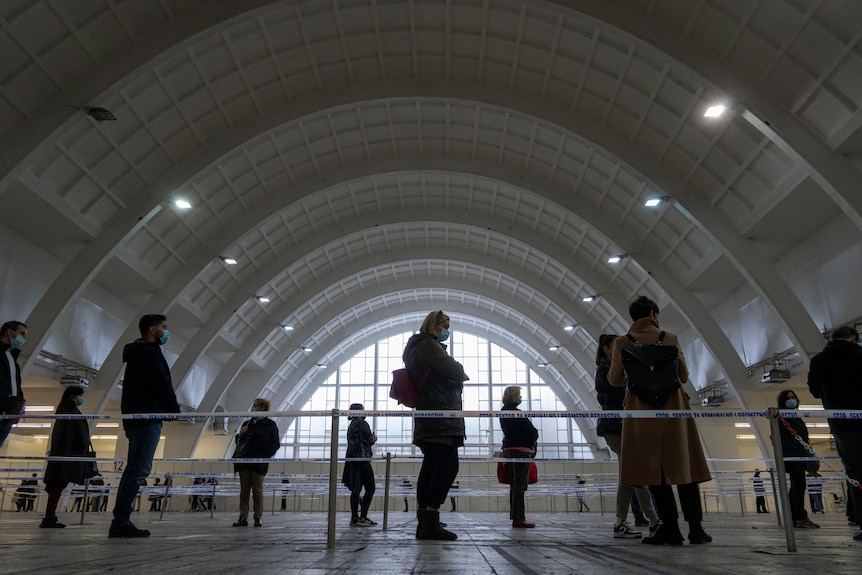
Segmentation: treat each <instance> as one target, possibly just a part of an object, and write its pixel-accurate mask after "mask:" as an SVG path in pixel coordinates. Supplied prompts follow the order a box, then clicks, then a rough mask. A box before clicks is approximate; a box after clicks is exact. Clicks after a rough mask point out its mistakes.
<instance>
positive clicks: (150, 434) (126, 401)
mask: <svg viewBox="0 0 862 575" xmlns="http://www.w3.org/2000/svg"><path fill="white" fill-rule="evenodd" d="M138 329H139V330H140V332H141V337H140V338H139V339H136V340H135V341H133V342H132V343H130V344H127V345H126V347H125V348H123V361H124V362H126V372H125V375H124V376H123V397H122V400H121V402H120V406H121V409H122V411H123V413H179V412H180V406H179V404H178V403H177V396H176V394H175V393H174V386H173V383H172V381H171V370H170V368H169V367H168V362H167V361H165V356H164V355H163V354H162V349H161V346H163V345H165V344H166V343H167V342H168V338H169V337H170V332H168V324H167V318H166V317H165V316H163V315H161V314H149V315H145V316H143V317H142V318H141V320H140V321H139V322H138ZM123 428H124V430H125V432H126V437H127V438H128V439H129V454H128V456H127V458H126V467H125V469H124V470H123V476H122V477H121V478H120V485H119V487H117V499H116V501H115V502H114V519H113V521H112V522H111V529H110V531H109V532H108V536H109V537H149V535H150V532H149V530H147V529H138V528H137V527H135V525H134V524H133V523H132V521H131V516H132V508H133V504H134V502H135V497H137V495H138V490H139V489H140V487H141V485H143V483H144V480H145V479H146V478H147V476H148V475H149V474H150V471H151V470H152V467H153V457H154V456H155V454H156V447H158V445H159V437H160V436H161V433H162V419H161V418H159V419H124V420H123Z"/></svg>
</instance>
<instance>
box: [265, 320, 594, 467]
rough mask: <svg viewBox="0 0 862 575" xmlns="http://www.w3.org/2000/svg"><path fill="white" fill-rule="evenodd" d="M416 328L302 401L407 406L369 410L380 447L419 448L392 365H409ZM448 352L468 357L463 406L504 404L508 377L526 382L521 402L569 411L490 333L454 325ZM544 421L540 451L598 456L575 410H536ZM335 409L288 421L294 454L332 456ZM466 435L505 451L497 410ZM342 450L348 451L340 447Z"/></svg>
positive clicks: (287, 448) (483, 446) (369, 351)
mask: <svg viewBox="0 0 862 575" xmlns="http://www.w3.org/2000/svg"><path fill="white" fill-rule="evenodd" d="M411 335H412V334H410V333H404V334H400V335H397V336H394V337H390V338H387V339H383V340H380V341H377V342H375V343H374V344H373V345H371V346H369V347H367V348H365V349H364V350H362V351H361V352H359V353H357V354H356V355H355V356H353V357H352V358H351V359H350V360H348V361H346V362H345V363H343V364H342V365H341V366H339V368H338V370H337V371H336V372H335V373H333V374H332V376H330V377H329V378H328V379H327V380H326V381H325V382H324V383H323V384H322V385H321V386H320V387H319V388H318V389H317V390H316V391H315V392H314V394H313V395H312V397H311V399H310V400H309V401H308V402H307V403H306V404H305V405H304V406H303V408H302V409H303V411H321V410H331V409H335V408H338V409H347V408H348V407H349V406H350V404H351V403H362V404H363V405H365V408H366V409H369V410H371V409H376V410H380V411H402V412H403V413H404V414H405V416H404V417H369V418H368V423H369V425H371V428H372V429H373V430H375V431H376V433H377V436H378V441H377V444H376V445H375V453H378V454H382V453H387V452H389V453H392V454H393V455H418V454H419V453H420V452H419V450H418V449H417V448H416V446H414V445H413V444H412V443H411V441H412V437H413V419H412V418H411V417H410V414H411V412H412V410H410V409H407V408H404V407H403V406H399V405H397V403H396V402H395V401H394V400H392V399H390V398H389V384H390V382H391V380H392V371H393V370H395V369H398V368H400V367H402V366H403V363H402V361H401V353H402V352H403V350H404V346H405V345H406V343H407V340H408V339H409V338H410V336H411ZM449 353H451V354H452V356H453V357H454V358H455V359H456V360H457V361H459V362H461V363H462V364H463V365H464V370H465V371H466V372H467V375H469V376H470V381H467V382H465V384H464V409H465V410H470V411H492V410H499V409H500V407H501V406H502V397H503V390H504V389H505V388H506V387H507V386H509V385H519V386H521V388H522V390H521V395H522V396H523V397H524V401H523V403H522V404H521V409H522V410H530V411H566V409H567V408H566V406H564V405H563V403H562V402H561V401H560V400H559V398H557V396H556V394H555V393H554V392H553V391H552V390H551V388H550V387H549V386H548V385H547V384H546V383H545V382H544V381H543V380H542V378H541V377H540V376H539V374H538V373H536V372H535V371H533V370H532V369H530V368H529V367H528V366H527V365H526V364H525V363H524V362H523V361H521V360H519V359H518V358H517V357H515V356H514V355H512V354H511V353H509V352H508V351H506V350H505V349H503V348H502V347H500V346H499V345H497V344H494V343H491V342H490V341H488V340H487V339H484V338H481V337H478V336H475V335H471V334H467V333H460V332H454V333H453V334H452V338H451V341H450V342H449ZM532 421H533V425H535V426H536V427H537V428H538V429H539V453H538V457H545V458H561V459H592V458H593V456H592V452H591V450H590V448H589V445H588V444H587V443H586V441H585V440H584V436H583V434H582V433H581V431H580V429H579V428H578V426H577V424H575V423H574V420H572V419H570V418H552V417H549V418H533V420H532ZM330 422H331V420H330V418H329V417H300V418H297V419H296V420H295V421H294V422H293V423H292V424H291V426H290V428H289V429H288V431H287V433H286V434H285V438H284V450H283V452H282V453H281V454H280V455H282V456H283V457H287V458H302V459H305V458H316V457H328V456H329V439H330V431H329V430H330ZM466 426H467V439H466V444H465V447H464V449H463V450H462V453H463V454H464V455H472V456H491V455H493V454H494V453H495V452H496V451H499V449H500V446H501V444H502V441H503V434H502V432H501V431H500V424H499V422H498V421H497V419H496V418H494V419H491V418H487V417H485V418H467V420H466ZM346 429H347V421H346V420H345V419H342V420H341V421H340V425H339V445H341V446H343V445H345V443H346V442H345V433H346ZM339 455H340V456H343V455H344V454H343V453H340V454H339Z"/></svg>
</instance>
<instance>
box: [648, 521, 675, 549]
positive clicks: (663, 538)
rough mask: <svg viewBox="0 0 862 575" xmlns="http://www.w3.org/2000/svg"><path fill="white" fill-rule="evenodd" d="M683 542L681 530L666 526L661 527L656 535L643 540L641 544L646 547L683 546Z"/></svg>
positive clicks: (656, 531)
mask: <svg viewBox="0 0 862 575" xmlns="http://www.w3.org/2000/svg"><path fill="white" fill-rule="evenodd" d="M682 541H683V539H682V533H680V532H679V528H678V527H677V528H673V527H668V526H667V525H665V524H661V525H659V527H658V529H656V530H655V534H653V535H651V536H650V537H644V538H643V539H641V543H645V544H646V545H682Z"/></svg>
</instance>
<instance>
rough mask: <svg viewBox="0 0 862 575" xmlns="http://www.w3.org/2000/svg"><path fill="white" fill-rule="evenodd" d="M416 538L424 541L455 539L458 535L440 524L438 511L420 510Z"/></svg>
mask: <svg viewBox="0 0 862 575" xmlns="http://www.w3.org/2000/svg"><path fill="white" fill-rule="evenodd" d="M416 538H417V539H423V540H426V541H455V540H456V539H458V536H457V535H455V534H454V533H452V532H451V531H446V530H445V529H443V527H441V526H440V512H439V511H429V510H422V518H421V519H420V522H419V531H418V535H417V537H416Z"/></svg>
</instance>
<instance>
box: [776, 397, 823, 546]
mask: <svg viewBox="0 0 862 575" xmlns="http://www.w3.org/2000/svg"><path fill="white" fill-rule="evenodd" d="M797 407H799V398H798V397H797V396H796V393H795V392H794V391H793V390H792V389H785V390H784V391H782V392H781V393H779V394H778V408H779V409H796V408H797ZM778 423H779V425H778V429H779V433H780V436H781V453H782V454H783V455H784V457H811V454H810V453H809V452H808V450H807V449H806V448H805V446H804V445H802V444H801V443H799V440H798V439H797V437H799V438H801V439H802V441H804V442H805V443H808V427H807V426H806V425H805V421H804V420H803V419H802V418H801V417H790V418H784V417H782V418H781V419H780V421H779V422H778ZM805 463H806V462H805V461H785V462H784V471H785V472H786V473H787V474H788V475H789V476H790V514H791V516H792V517H793V526H794V527H796V528H797V529H818V528H819V527H820V526H819V525H818V524H816V523H814V522H813V521H811V520H810V519H808V512H807V511H806V510H805V487H806V486H805Z"/></svg>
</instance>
